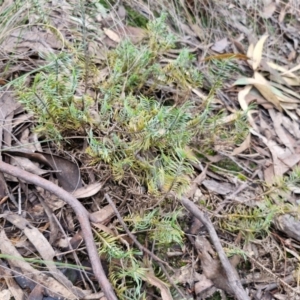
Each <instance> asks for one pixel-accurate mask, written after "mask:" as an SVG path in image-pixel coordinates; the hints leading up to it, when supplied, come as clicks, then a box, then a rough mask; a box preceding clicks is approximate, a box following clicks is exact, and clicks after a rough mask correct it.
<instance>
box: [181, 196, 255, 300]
mask: <svg viewBox="0 0 300 300" xmlns="http://www.w3.org/2000/svg"><path fill="white" fill-rule="evenodd" d="M179 200H180V202H181V203H182V204H183V206H184V207H185V208H186V209H187V210H188V211H189V212H190V213H191V214H193V215H194V216H195V217H196V218H197V219H199V220H200V221H201V222H202V223H203V225H204V226H205V228H206V230H207V231H208V234H209V236H210V239H211V241H212V243H213V244H214V246H215V249H216V251H217V253H218V255H219V258H220V261H221V264H222V266H223V269H224V271H225V273H226V275H227V279H228V283H229V285H230V287H231V289H232V291H233V292H234V295H235V297H236V298H237V299H238V300H250V298H249V296H248V295H247V293H246V292H245V290H244V289H243V286H242V284H241V282H240V279H239V278H238V277H237V275H236V273H235V272H234V270H233V266H232V265H231V263H230V262H229V260H228V258H227V256H226V254H225V252H224V250H223V248H222V245H221V243H220V240H219V238H218V236H217V233H216V230H215V228H214V226H213V224H212V223H211V221H210V219H209V218H208V217H206V216H205V214H204V213H203V212H202V211H201V210H200V209H199V208H198V207H197V205H196V204H194V203H193V202H192V201H190V200H189V199H188V198H186V197H181V198H179Z"/></svg>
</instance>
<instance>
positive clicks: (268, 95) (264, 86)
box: [253, 72, 282, 111]
mask: <svg viewBox="0 0 300 300" xmlns="http://www.w3.org/2000/svg"><path fill="white" fill-rule="evenodd" d="M254 78H255V79H254V80H253V85H254V86H255V87H256V88H257V89H258V91H259V92H260V93H261V94H262V95H263V96H264V97H265V99H266V100H268V101H269V102H270V103H272V104H274V106H275V107H276V108H277V109H278V110H279V111H282V108H281V105H280V101H279V99H278V98H277V96H276V95H275V94H274V92H273V91H272V89H271V86H270V85H269V84H268V82H267V81H266V80H265V79H264V78H263V76H261V75H260V74H259V73H257V72H255V73H254Z"/></svg>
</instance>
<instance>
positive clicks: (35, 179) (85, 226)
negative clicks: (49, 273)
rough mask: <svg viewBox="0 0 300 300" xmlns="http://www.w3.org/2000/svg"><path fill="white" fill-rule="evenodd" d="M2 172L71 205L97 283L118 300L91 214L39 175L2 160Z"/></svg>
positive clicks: (0, 169) (71, 197)
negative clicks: (107, 273)
mask: <svg viewBox="0 0 300 300" xmlns="http://www.w3.org/2000/svg"><path fill="white" fill-rule="evenodd" d="M0 171H1V172H3V173H6V174H9V175H11V176H15V177H17V178H19V179H22V180H24V181H25V182H27V183H32V184H35V185H37V186H39V187H41V188H43V189H45V190H47V191H49V192H50V193H53V194H54V195H56V196H57V197H59V198H60V199H62V200H63V201H65V202H66V203H67V204H69V205H70V206H71V207H72V208H73V209H74V211H75V214H76V216H77V218H78V221H79V223H80V226H81V229H82V233H83V238H84V241H85V245H86V249H87V252H88V255H89V259H90V261H91V264H92V268H93V271H94V275H95V277H96V278H97V281H98V282H99V284H100V286H101V288H102V290H103V292H104V294H105V296H106V298H107V299H108V300H118V298H117V297H116V295H115V292H114V290H113V288H112V286H111V284H110V282H109V281H108V279H107V277H106V275H105V272H104V270H103V267H102V264H101V261H100V257H99V254H98V251H97V248H96V245H95V243H94V237H93V234H92V229H91V225H90V222H89V213H88V212H87V210H86V209H85V208H84V206H83V205H82V204H81V203H80V202H79V201H78V200H77V199H76V198H75V197H73V196H72V195H71V194H70V193H68V192H67V191H65V190H63V189H62V188H60V187H59V186H57V185H56V184H54V183H52V182H50V181H48V180H46V179H44V178H42V177H39V176H37V175H34V174H32V173H29V172H27V171H24V170H22V169H19V168H17V167H14V166H11V165H9V164H7V163H5V162H3V161H1V160H0Z"/></svg>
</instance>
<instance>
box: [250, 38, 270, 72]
mask: <svg viewBox="0 0 300 300" xmlns="http://www.w3.org/2000/svg"><path fill="white" fill-rule="evenodd" d="M267 38H268V35H263V36H262V37H261V38H260V40H259V41H258V42H257V44H256V45H255V47H254V49H253V55H252V68H253V70H254V71H255V70H257V68H258V66H259V65H260V62H261V58H262V52H263V47H264V43H265V41H266V39H267ZM248 57H251V56H248Z"/></svg>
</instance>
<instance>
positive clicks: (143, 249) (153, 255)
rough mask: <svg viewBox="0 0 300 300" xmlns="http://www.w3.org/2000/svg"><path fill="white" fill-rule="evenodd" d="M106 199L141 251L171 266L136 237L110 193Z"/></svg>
mask: <svg viewBox="0 0 300 300" xmlns="http://www.w3.org/2000/svg"><path fill="white" fill-rule="evenodd" d="M104 196H105V199H106V200H107V201H108V203H109V204H110V205H111V207H112V208H113V210H114V212H115V214H116V216H117V218H118V220H119V222H120V223H121V225H122V226H123V228H124V229H125V231H126V233H127V234H128V235H129V237H130V238H131V239H132V240H133V242H134V243H135V244H136V245H137V247H138V248H139V249H140V251H142V252H146V253H147V254H149V255H150V256H151V257H152V258H153V259H154V260H155V261H157V262H160V263H162V264H164V265H166V266H168V267H169V265H168V263H166V262H165V261H163V260H161V259H160V258H159V257H158V256H156V255H155V254H154V253H153V252H151V251H150V250H148V249H147V248H146V247H144V246H143V245H142V244H141V243H140V242H139V241H138V240H137V239H136V237H135V236H134V235H133V234H132V233H131V232H130V230H129V229H128V227H127V225H126V224H125V222H124V221H123V219H122V217H121V215H120V213H119V211H118V210H117V208H116V206H115V204H114V202H113V201H112V199H111V198H110V196H109V195H108V194H105V195H104Z"/></svg>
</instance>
